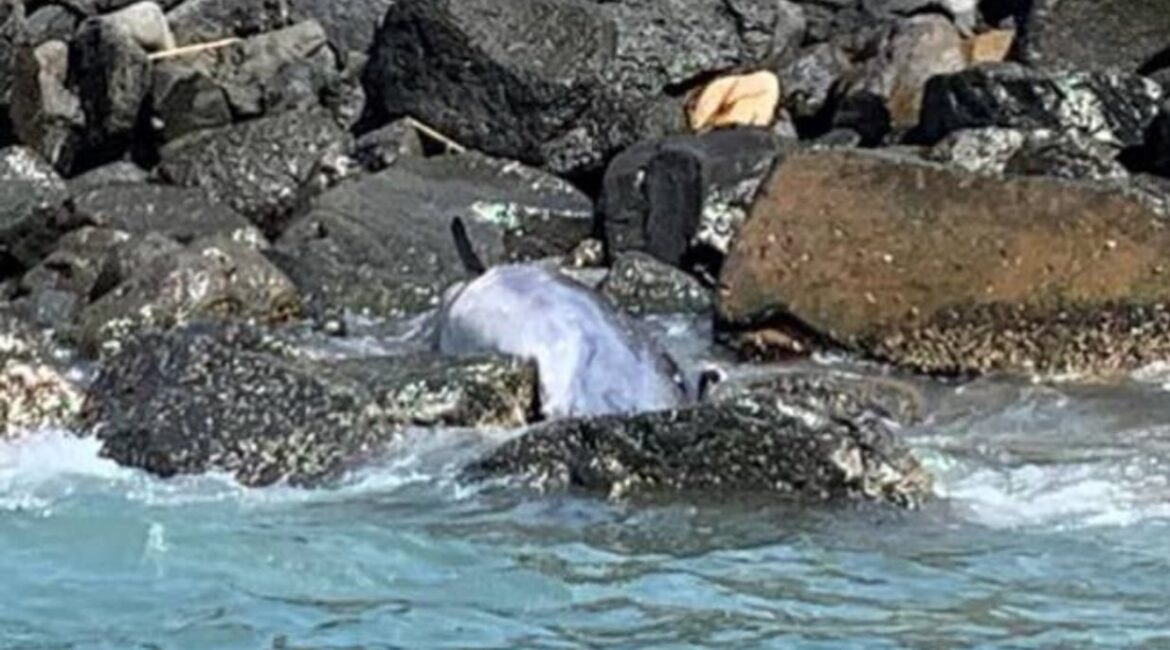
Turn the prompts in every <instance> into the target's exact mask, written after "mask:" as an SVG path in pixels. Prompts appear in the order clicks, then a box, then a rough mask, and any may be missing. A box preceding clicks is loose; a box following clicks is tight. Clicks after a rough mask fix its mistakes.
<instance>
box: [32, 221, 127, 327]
mask: <svg viewBox="0 0 1170 650" xmlns="http://www.w3.org/2000/svg"><path fill="white" fill-rule="evenodd" d="M129 240H130V235H129V234H127V233H125V232H121V231H119V230H113V229H110V228H94V227H89V226H86V227H83V228H78V229H77V230H73V231H70V232H69V233H67V234H65V235H63V236H62V237H61V239H60V240H58V241H57V243H56V245H55V247H54V249H53V252H51V253H49V255H48V256H47V257H46V258H45V259H44V260H43V261H41V263H40V264H37V265H36V266H35V267H33V268H32V269H30V270H29V271H28V273H25V274H24V276H23V277H21V279H20V285H19V287H20V294H21V295H22V296H25V297H27V301H28V303H29V305H30V306H34V305H38V304H39V305H44V304H46V303H53V302H56V303H60V302H61V301H67V304H59V305H58V309H57V310H55V311H57V313H56V314H54V315H57V316H61V317H63V318H62V319H61V320H60V321H57V322H43V321H40V322H42V323H43V324H45V325H54V326H58V327H64V326H66V325H68V323H70V322H71V321H72V320H73V317H74V316H76V314H77V312H78V311H79V310H80V309H81V308H82V307H84V306H85V305H86V304H87V303H88V302H89V300H90V299H91V297H93V296H94V294H95V293H96V291H97V287H98V280H99V276H100V275H101V273H102V267H103V266H104V264H105V263H106V257H107V256H108V255H109V254H110V253H111V252H112V251H115V250H117V249H118V247H119V246H120V245H122V244H124V243H126V242H127V241H129ZM62 294H64V295H62ZM65 296H69V297H68V298H66V297H65ZM30 311H32V312H34V313H36V312H39V311H42V310H38V309H31V310H30ZM34 320H38V321H39V319H34Z"/></svg>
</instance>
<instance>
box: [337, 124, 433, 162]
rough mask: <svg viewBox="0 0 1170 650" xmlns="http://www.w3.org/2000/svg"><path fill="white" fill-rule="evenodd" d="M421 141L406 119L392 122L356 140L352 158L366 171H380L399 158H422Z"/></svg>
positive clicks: (416, 131) (416, 130)
mask: <svg viewBox="0 0 1170 650" xmlns="http://www.w3.org/2000/svg"><path fill="white" fill-rule="evenodd" d="M424 153H425V152H424V149H423V139H422V137H421V136H420V135H419V132H418V129H416V128H415V127H414V125H413V124H412V123H411V122H410V120H408V119H401V120H394V121H393V122H391V123H389V124H387V125H385V126H383V127H380V128H377V129H374V130H373V131H369V132H367V133H364V134H363V135H362V136H361V137H359V138H358V139H357V143H356V144H355V148H354V154H353V155H354V158H355V159H356V160H357V161H358V162H359V163H360V164H361V165H362V166H363V167H365V168H366V169H368V170H371V171H381V170H383V169H386V168H387V167H389V166H390V165H393V164H394V163H395V162H397V161H398V159H399V158H407V157H412V156H422V155H423V154H424Z"/></svg>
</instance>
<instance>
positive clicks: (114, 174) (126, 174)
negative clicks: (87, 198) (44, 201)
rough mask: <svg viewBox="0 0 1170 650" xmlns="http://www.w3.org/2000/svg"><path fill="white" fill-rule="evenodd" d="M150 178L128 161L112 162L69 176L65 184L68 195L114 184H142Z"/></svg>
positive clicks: (79, 193) (78, 194) (141, 169)
mask: <svg viewBox="0 0 1170 650" xmlns="http://www.w3.org/2000/svg"><path fill="white" fill-rule="evenodd" d="M149 180H150V175H149V174H148V173H147V171H146V170H145V169H143V168H141V167H139V166H138V165H135V164H134V163H132V162H128V161H124V160H122V161H118V162H112V163H110V164H108V165H102V166H101V167H98V168H97V169H91V170H90V171H88V172H85V173H84V174H81V175H80V176H74V177H73V178H70V179H69V180H68V181H67V182H66V185H67V186H68V187H69V195H70V196H80V195H82V194H85V193H86V192H89V191H91V190H96V189H100V188H105V187H112V186H115V185H143V184H145V183H147V182H148V181H149Z"/></svg>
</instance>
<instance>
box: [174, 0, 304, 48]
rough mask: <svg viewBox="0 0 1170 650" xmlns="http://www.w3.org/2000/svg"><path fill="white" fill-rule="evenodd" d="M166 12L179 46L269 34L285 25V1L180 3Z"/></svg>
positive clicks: (201, 0) (189, 0)
mask: <svg viewBox="0 0 1170 650" xmlns="http://www.w3.org/2000/svg"><path fill="white" fill-rule="evenodd" d="M170 4H173V5H178V6H177V7H175V8H174V9H172V10H171V11H169V12H167V22H169V23H170V25H171V31H172V32H173V33H174V36H175V41H176V42H177V43H178V44H179V45H190V44H193V43H206V42H208V41H215V40H219V39H221V38H228V37H232V36H251V35H252V34H258V33H261V32H270V31H272V30H275V29H279V28H281V27H284V26H285V25H287V24H288V20H289V11H288V3H287V2H286V0H183V1H182V2H172V3H170Z"/></svg>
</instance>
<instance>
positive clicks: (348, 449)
mask: <svg viewBox="0 0 1170 650" xmlns="http://www.w3.org/2000/svg"><path fill="white" fill-rule="evenodd" d="M533 374H534V373H533V371H532V369H531V367H530V366H527V365H524V364H518V363H516V362H514V361H511V360H507V359H498V360H495V361H490V360H486V359H476V360H467V361H465V362H454V363H452V364H450V365H439V364H436V363H434V362H433V360H421V359H418V358H409V357H408V358H396V359H369V360H360V361H344V362H335V363H329V362H321V361H311V360H308V359H305V358H302V357H300V356H299V355H297V354H296V353H295V351H294V350H290V349H289V348H288V346H287V345H286V344H285V343H284V342H283V341H280V340H278V339H277V338H276V337H274V336H272V335H270V334H265V333H262V332H260V331H257V330H255V329H251V328H244V327H238V326H229V327H220V326H211V325H207V324H196V325H192V326H188V327H185V328H182V329H180V330H176V331H173V332H171V333H167V334H158V333H149V334H144V335H142V336H139V337H136V338H134V339H133V340H131V341H130V342H128V344H127V345H126V347H125V349H124V350H123V351H122V352H121V353H120V354H118V355H117V356H115V357H113V358H112V359H110V360H109V361H107V362H106V363H105V364H104V365H103V367H102V370H101V372H100V374H99V376H98V377H97V379H96V380H95V382H94V384H93V386H92V387H91V388H90V389H89V391H88V394H87V396H86V403H85V410H84V417H85V422H86V424H87V425H88V427H89V430H90V431H92V432H93V433H94V434H95V435H96V436H97V437H98V438H99V439H100V440H102V443H103V446H102V453H103V454H104V455H105V456H108V457H110V458H113V459H115V460H116V461H118V462H119V463H121V464H124V465H129V466H133V467H141V468H143V469H146V470H147V471H150V472H152V473H155V474H159V475H162V476H172V475H175V474H191V473H201V472H206V471H213V470H215V471H225V472H229V473H231V474H233V475H234V476H235V477H236V478H237V479H238V480H239V481H240V482H241V483H243V484H245V485H268V484H271V483H275V482H277V481H288V482H289V483H292V484H297V485H304V484H317V483H320V482H322V481H325V480H328V479H330V478H333V477H336V476H337V475H338V474H339V473H341V472H342V471H344V470H345V469H346V468H348V467H350V466H352V465H354V464H356V463H358V462H360V461H361V460H363V459H364V458H367V457H369V456H371V455H373V454H375V453H377V452H378V450H379V449H380V448H381V447H382V446H383V445H384V444H385V443H387V442H389V441H390V440H392V439H393V438H394V437H395V436H396V435H397V432H398V427H397V425H400V424H402V423H404V422H411V421H415V420H418V421H422V422H427V423H430V422H432V421H437V422H443V423H449V424H453V425H460V426H472V425H479V424H484V423H488V422H495V421H496V419H497V418H499V419H500V420H501V421H502V422H503V423H504V424H507V425H514V424H515V420H513V419H512V418H513V417H515V416H516V415H517V413H516V411H517V410H518V409H520V406H521V405H522V404H523V403H524V401H525V400H526V399H527V400H531V398H532V395H533V394H534V391H535V388H534V377H533ZM521 410H522V409H521ZM400 418H401V419H400Z"/></svg>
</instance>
